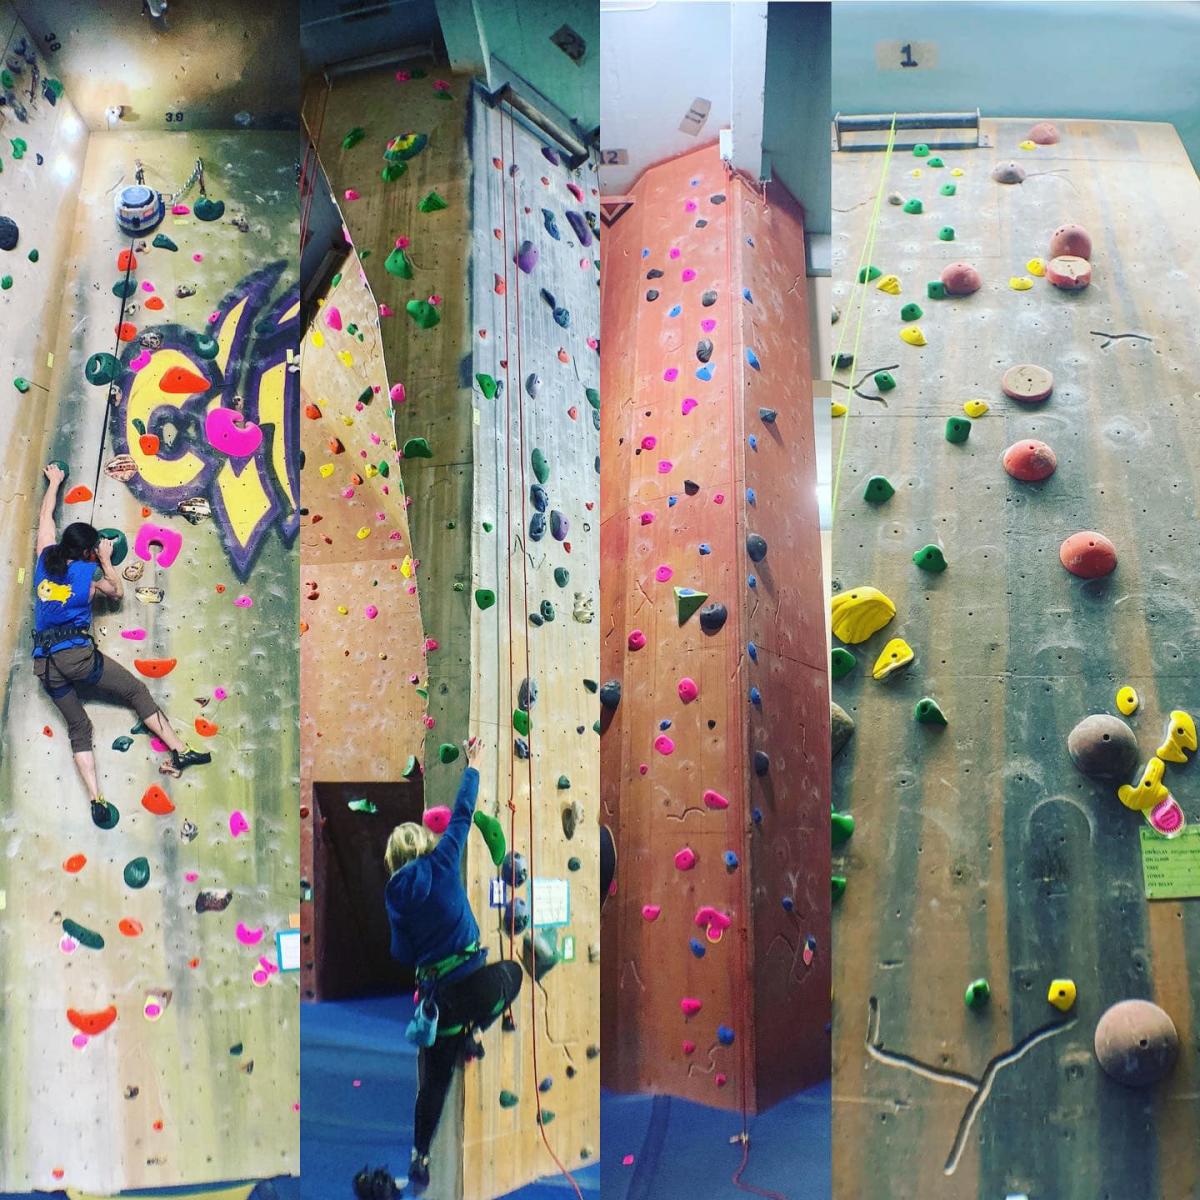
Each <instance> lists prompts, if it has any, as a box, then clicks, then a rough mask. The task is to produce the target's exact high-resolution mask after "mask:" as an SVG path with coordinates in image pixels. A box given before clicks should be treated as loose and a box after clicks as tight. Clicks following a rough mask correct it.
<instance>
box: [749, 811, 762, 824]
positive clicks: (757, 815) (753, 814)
mask: <svg viewBox="0 0 1200 1200" xmlns="http://www.w3.org/2000/svg"><path fill="white" fill-rule="evenodd" d="M750 820H752V821H753V822H754V823H755V825H761V824H762V809H761V808H752V809H751V810H750Z"/></svg>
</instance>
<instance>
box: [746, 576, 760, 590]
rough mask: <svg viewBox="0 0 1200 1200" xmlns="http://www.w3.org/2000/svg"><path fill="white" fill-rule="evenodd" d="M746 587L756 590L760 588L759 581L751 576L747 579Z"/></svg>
mask: <svg viewBox="0 0 1200 1200" xmlns="http://www.w3.org/2000/svg"><path fill="white" fill-rule="evenodd" d="M746 586H747V587H752V588H756V587H758V580H757V579H756V578H755V577H754V576H753V575H749V576H747V578H746Z"/></svg>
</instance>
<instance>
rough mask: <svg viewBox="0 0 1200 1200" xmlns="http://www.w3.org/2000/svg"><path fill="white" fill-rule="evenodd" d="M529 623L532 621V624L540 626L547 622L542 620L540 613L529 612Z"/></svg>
mask: <svg viewBox="0 0 1200 1200" xmlns="http://www.w3.org/2000/svg"><path fill="white" fill-rule="evenodd" d="M529 623H530V625H535V626H538V627H539V628H540V627H541V626H542V625H545V623H546V622H545V621H543V620H542V618H541V616H540V615H539V614H538V613H530V614H529Z"/></svg>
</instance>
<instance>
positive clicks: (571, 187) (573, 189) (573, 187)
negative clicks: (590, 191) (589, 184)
mask: <svg viewBox="0 0 1200 1200" xmlns="http://www.w3.org/2000/svg"><path fill="white" fill-rule="evenodd" d="M567 191H568V192H570V193H571V195H572V196H574V197H575V199H576V200H578V201H579V203H580V204H582V203H583V188H581V187H580V186H579V184H577V183H568V184H567Z"/></svg>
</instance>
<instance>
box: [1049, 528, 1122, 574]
mask: <svg viewBox="0 0 1200 1200" xmlns="http://www.w3.org/2000/svg"><path fill="white" fill-rule="evenodd" d="M1058 557H1059V561H1060V562H1061V563H1062V565H1063V566H1064V567H1066V568H1067V570H1068V571H1070V572H1071V574H1072V575H1078V576H1079V577H1080V578H1081V579H1100V578H1101V577H1103V576H1105V575H1111V574H1112V573H1113V571H1115V570H1116V567H1117V548H1116V546H1114V545H1113V544H1112V542H1110V541H1109V540H1108V538H1106V537H1105V536H1104V535H1103V534H1102V533H1095V532H1094V531H1092V530H1084V531H1083V532H1082V533H1073V534H1071V536H1070V537H1069V538H1067V540H1066V541H1065V542H1063V544H1062V545H1061V546H1060V547H1059V548H1058Z"/></svg>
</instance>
